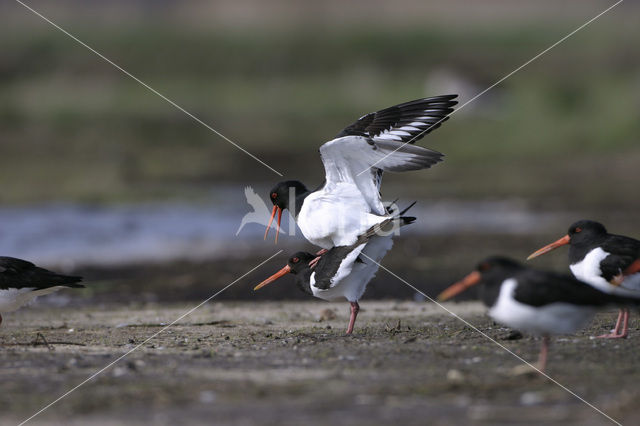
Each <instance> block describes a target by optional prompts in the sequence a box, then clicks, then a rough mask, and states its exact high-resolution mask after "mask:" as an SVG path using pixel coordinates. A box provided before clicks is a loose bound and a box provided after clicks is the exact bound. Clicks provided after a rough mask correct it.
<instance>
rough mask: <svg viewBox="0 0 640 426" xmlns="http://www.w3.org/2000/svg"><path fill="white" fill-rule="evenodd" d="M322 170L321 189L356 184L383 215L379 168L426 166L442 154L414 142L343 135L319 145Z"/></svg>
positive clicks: (440, 159) (380, 169) (384, 169)
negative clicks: (322, 186) (322, 180)
mask: <svg viewBox="0 0 640 426" xmlns="http://www.w3.org/2000/svg"><path fill="white" fill-rule="evenodd" d="M320 156H321V157H322V163H323V164H324V170H325V173H326V183H325V189H326V190H331V189H332V187H335V186H336V185H338V184H341V183H347V184H353V185H356V186H357V188H358V190H359V191H360V192H361V193H362V194H363V196H364V198H365V199H366V201H367V204H368V205H369V206H370V208H371V211H372V212H373V213H375V214H379V215H384V214H386V212H385V209H384V206H383V205H382V200H381V199H380V192H379V183H380V180H379V179H380V176H381V175H380V174H379V171H392V172H403V171H408V170H420V169H427V168H429V167H431V166H433V165H434V164H436V163H438V162H440V161H442V158H443V157H444V155H443V154H441V153H439V152H437V151H433V150H431V149H427V148H423V147H420V146H415V145H402V144H398V143H397V142H391V141H385V140H380V141H375V140H372V139H369V138H366V137H363V136H344V137H341V138H338V139H334V140H332V141H329V142H327V143H325V144H324V145H322V146H321V147H320Z"/></svg>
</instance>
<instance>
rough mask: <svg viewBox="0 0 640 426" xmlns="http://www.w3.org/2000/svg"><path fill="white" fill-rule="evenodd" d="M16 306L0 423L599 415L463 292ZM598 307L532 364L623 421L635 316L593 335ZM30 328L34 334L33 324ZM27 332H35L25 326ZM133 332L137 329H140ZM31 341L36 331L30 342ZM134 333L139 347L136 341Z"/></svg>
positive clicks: (633, 362)
mask: <svg viewBox="0 0 640 426" xmlns="http://www.w3.org/2000/svg"><path fill="white" fill-rule="evenodd" d="M195 305H196V303H193V304H131V305H128V306H123V305H122V304H113V305H112V304H103V305H99V306H83V307H75V308H70V307H67V308H46V307H39V306H35V307H29V308H25V309H22V310H20V311H18V312H15V313H12V314H7V315H5V316H4V319H5V322H4V323H3V325H2V327H1V328H0V344H1V346H0V360H1V361H0V412H1V413H2V414H1V417H2V424H18V423H20V422H21V421H23V420H25V419H27V418H29V417H30V416H31V415H33V414H34V413H36V412H37V411H38V410H40V409H41V408H43V407H45V406H46V405H48V404H49V403H51V402H53V401H55V400H56V399H57V398H58V397H60V396H62V395H63V394H65V393H66V392H68V391H69V390H71V389H73V388H74V387H75V386H77V385H79V384H80V383H82V382H83V381H85V380H86V379H88V378H89V377H91V376H92V375H93V374H94V373H96V372H98V371H99V370H101V369H103V368H105V367H106V366H108V365H110V363H112V362H114V361H117V360H118V358H119V357H121V356H123V355H125V354H127V353H128V352H130V351H131V353H129V354H128V355H126V356H124V357H123V358H122V359H120V360H118V361H117V362H115V363H114V364H113V365H111V366H109V367H108V368H106V369H104V371H102V372H101V373H100V374H98V375H96V376H95V377H94V378H92V379H91V380H89V381H88V382H87V383H85V384H84V385H82V386H80V387H79V388H77V389H76V390H75V391H73V392H71V393H70V394H69V395H67V396H66V397H64V398H62V399H61V400H60V401H58V402H57V403H55V404H54V405H52V406H51V407H49V408H48V409H46V410H45V411H43V412H42V413H41V414H39V415H38V416H37V417H35V418H34V419H32V420H31V422H30V423H31V424H83V425H85V424H100V425H102V424H131V425H136V424H242V425H245V424H246V425H253V424H260V425H265V424H267V425H269V424H330V423H340V424H365V423H366V424H443V425H444V424H447V425H450V424H496V423H501V424H513V423H517V424H541V423H551V424H554V423H557V424H560V423H561V424H581V425H584V424H588V425H591V424H593V425H598V424H611V423H612V421H611V420H609V419H607V417H605V416H604V415H602V414H601V413H598V412H597V411H596V410H595V409H594V408H592V407H590V406H589V405H587V404H586V403H585V402H583V401H581V400H580V399H578V398H577V397H576V396H574V395H572V394H570V393H569V392H568V391H567V390H565V389H563V388H562V387H560V386H559V385H558V384H556V383H553V382H552V381H550V380H549V379H547V378H544V377H542V376H541V375H539V374H538V373H530V374H527V373H525V374H523V373H522V371H518V370H521V368H519V366H522V365H523V363H522V361H520V360H518V359H517V358H516V357H515V356H514V355H513V354H510V353H508V352H507V351H506V350H505V349H503V348H501V347H499V346H498V345H497V344H496V342H497V343H499V344H500V345H503V346H504V347H505V348H508V349H509V350H510V351H512V352H513V353H514V354H517V355H518V356H521V357H522V358H523V359H525V360H527V361H531V362H534V361H535V360H536V358H537V354H538V350H539V345H540V340H539V339H538V338H534V337H530V336H524V337H522V338H519V336H517V335H514V333H512V331H511V330H509V329H507V328H504V327H502V326H500V325H497V324H495V323H493V321H491V320H490V319H489V318H488V317H486V316H485V315H484V307H483V306H482V305H480V304H479V303H477V302H465V303H457V304H456V303H451V304H445V305H444V306H446V307H447V308H449V309H451V310H452V311H454V312H456V313H457V314H459V315H460V316H461V317H463V318H465V319H466V320H468V321H469V322H470V323H471V324H473V325H474V326H476V327H478V329H479V330H481V331H482V332H484V333H486V335H487V336H488V337H490V338H491V339H495V342H493V341H491V340H490V339H489V338H487V337H485V336H482V335H481V334H480V333H479V332H478V331H475V330H473V329H471V328H470V327H468V326H466V325H465V324H464V323H463V322H461V321H460V320H459V319H457V318H455V317H453V316H452V315H451V314H449V313H447V312H446V311H444V310H443V309H442V308H440V307H438V306H436V305H435V304H432V303H422V302H404V301H403V302H399V301H367V300H366V299H365V300H364V301H362V303H361V307H362V310H361V313H360V316H359V317H358V321H357V323H356V328H355V331H354V334H353V335H352V336H345V335H344V330H345V327H346V324H347V319H348V304H346V303H342V304H341V303H333V304H330V303H324V302H321V301H309V302H306V301H305V302H293V301H287V302H253V303H251V302H230V301H224V302H216V301H212V302H209V303H207V304H205V305H204V306H202V307H200V308H199V309H197V310H195V311H194V312H192V313H191V314H190V315H188V316H185V317H184V318H183V319H181V320H180V321H178V322H177V323H175V324H174V325H172V326H170V327H168V328H166V329H164V328H165V327H166V326H167V325H168V324H170V323H171V322H172V321H174V320H176V319H177V318H178V317H180V316H181V315H183V314H184V313H186V312H187V311H189V310H190V309H191V308H192V307H194V306H195ZM615 318H616V313H615V312H614V311H611V312H607V313H602V314H599V315H598V316H597V317H596V319H595V321H594V322H593V324H592V325H591V326H590V327H589V328H588V329H585V330H583V331H582V332H580V333H578V334H576V335H573V336H560V337H555V338H554V339H553V340H552V345H551V350H550V358H549V365H548V374H549V376H550V377H552V378H553V379H554V380H556V381H557V382H558V383H560V384H562V385H563V386H566V388H567V389H569V390H571V391H572V392H575V394H577V395H578V396H580V397H581V398H584V400H586V401H588V402H589V403H590V404H593V406H595V407H597V408H598V409H600V410H602V411H603V412H604V413H606V414H607V415H608V416H611V418H613V419H615V420H616V421H619V422H621V423H623V424H638V422H639V421H640V406H638V404H637V402H636V401H637V400H638V397H639V396H640V387H639V386H638V383H640V369H639V368H638V367H639V365H640V360H639V357H638V356H637V354H638V353H640V331H638V322H637V319H634V318H633V316H632V324H631V329H630V336H629V338H628V339H625V340H605V339H593V338H591V337H590V336H593V335H597V334H602V333H603V332H605V331H607V329H608V328H609V327H610V326H611V325H612V324H613V323H614V322H615ZM43 337H44V339H43ZM36 339H37V340H36ZM147 339H149V340H147ZM45 340H46V343H45ZM139 345H140V347H138V346H139Z"/></svg>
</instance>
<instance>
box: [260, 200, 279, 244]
mask: <svg viewBox="0 0 640 426" xmlns="http://www.w3.org/2000/svg"><path fill="white" fill-rule="evenodd" d="M276 212H277V213H278V228H277V229H276V243H277V242H278V234H279V233H280V220H282V209H281V208H280V207H278V206H273V210H271V217H270V218H269V224H268V225H267V229H265V231H264V239H265V240H266V239H267V235H268V234H269V229H271V224H272V223H273V218H274V217H276Z"/></svg>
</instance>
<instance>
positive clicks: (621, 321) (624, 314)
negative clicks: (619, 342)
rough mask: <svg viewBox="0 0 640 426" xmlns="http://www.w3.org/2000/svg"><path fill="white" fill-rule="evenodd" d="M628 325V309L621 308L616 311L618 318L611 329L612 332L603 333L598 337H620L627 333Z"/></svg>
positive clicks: (625, 335)
mask: <svg viewBox="0 0 640 426" xmlns="http://www.w3.org/2000/svg"><path fill="white" fill-rule="evenodd" d="M621 325H622V326H623V328H622V332H620V326H621ZM628 326H629V310H628V309H627V308H622V309H620V311H619V312H618V320H617V321H616V327H615V328H614V329H613V332H611V333H609V334H603V335H601V336H598V338H599V339H620V338H625V337H627V334H628Z"/></svg>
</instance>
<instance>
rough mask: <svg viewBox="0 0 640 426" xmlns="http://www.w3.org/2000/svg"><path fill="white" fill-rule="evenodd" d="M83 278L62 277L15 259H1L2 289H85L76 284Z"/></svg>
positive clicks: (0, 285)
mask: <svg viewBox="0 0 640 426" xmlns="http://www.w3.org/2000/svg"><path fill="white" fill-rule="evenodd" d="M80 281H82V277H77V276H71V275H62V274H56V273H55V272H51V271H49V270H47V269H44V268H40V267H38V266H36V265H34V264H33V263H31V262H28V261H26V260H22V259H16V258H15V257H0V289H8V288H37V289H43V288H49V287H55V286H59V285H61V286H66V287H84V286H83V285H82V284H76V283H78V282H80Z"/></svg>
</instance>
